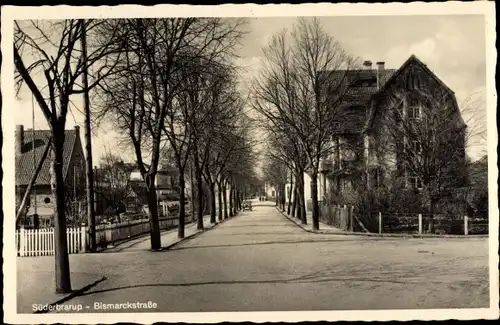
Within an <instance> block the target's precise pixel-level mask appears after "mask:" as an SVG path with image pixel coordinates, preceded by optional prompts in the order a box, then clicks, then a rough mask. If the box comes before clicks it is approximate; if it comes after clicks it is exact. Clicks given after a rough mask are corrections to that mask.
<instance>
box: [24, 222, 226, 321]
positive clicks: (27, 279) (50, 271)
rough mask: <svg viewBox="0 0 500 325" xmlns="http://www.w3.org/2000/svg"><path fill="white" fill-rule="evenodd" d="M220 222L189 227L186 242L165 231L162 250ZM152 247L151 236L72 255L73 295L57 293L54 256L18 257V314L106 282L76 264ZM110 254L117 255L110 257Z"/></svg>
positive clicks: (162, 236) (98, 275)
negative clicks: (97, 250) (95, 251)
mask: <svg viewBox="0 0 500 325" xmlns="http://www.w3.org/2000/svg"><path fill="white" fill-rule="evenodd" d="M224 221H225V220H224ZM224 221H222V222H224ZM219 223H220V222H219V221H217V223H215V224H211V223H210V216H205V217H204V218H203V226H204V230H201V231H200V230H198V229H197V224H196V222H191V223H189V224H186V226H185V237H184V238H183V239H179V238H177V227H176V228H174V229H170V230H166V231H163V232H162V233H161V245H162V248H163V249H168V248H171V247H172V246H174V245H176V244H178V243H179V242H182V241H184V240H188V239H190V238H193V237H194V236H196V235H198V234H200V233H203V232H204V231H206V230H209V229H212V228H213V227H215V226H216V225H217V224H219ZM150 245H151V243H150V237H149V234H147V235H145V236H141V237H139V238H135V239H133V240H130V241H127V242H124V243H122V244H120V245H117V246H115V247H112V248H109V249H106V250H103V251H101V252H98V253H83V254H70V256H69V257H70V265H72V266H73V267H72V271H71V285H72V289H73V292H72V293H69V294H68V293H66V294H58V293H55V290H54V288H55V283H54V256H36V257H17V260H16V264H17V265H16V267H17V272H16V274H17V292H16V294H17V312H18V313H34V312H35V311H36V310H35V307H38V309H40V307H42V306H43V308H47V306H48V305H59V304H61V303H63V302H64V301H67V300H69V299H72V298H73V297H75V296H78V295H80V294H81V293H82V292H84V291H87V290H88V289H90V288H91V287H93V286H95V285H96V284H97V283H99V282H101V281H104V280H106V277H104V276H103V272H102V271H103V270H100V269H99V268H96V269H95V272H94V271H93V272H91V273H89V272H82V269H81V268H79V267H75V265H78V264H79V263H84V261H85V260H86V261H88V262H85V263H92V261H93V260H94V259H97V260H100V259H102V258H104V259H116V258H117V257H116V256H119V255H121V253H138V254H142V253H141V251H143V252H148V251H151V246H150ZM108 253H115V254H114V255H107V254H108ZM106 256H108V257H106Z"/></svg>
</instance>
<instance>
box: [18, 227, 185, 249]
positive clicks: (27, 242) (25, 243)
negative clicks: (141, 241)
mask: <svg viewBox="0 0 500 325" xmlns="http://www.w3.org/2000/svg"><path fill="white" fill-rule="evenodd" d="M159 223H160V229H161V230H165V229H169V228H173V227H175V226H177V225H178V218H177V217H174V218H160V219H159ZM150 229H151V228H150V224H149V220H147V219H145V220H135V221H127V222H122V223H117V224H111V225H98V226H97V227H96V240H97V245H98V247H100V248H101V249H103V248H106V247H108V246H110V245H116V244H118V243H120V242H123V241H125V240H128V239H131V238H134V237H137V236H140V235H143V234H147V233H149V232H150ZM66 240H67V243H68V252H69V253H70V254H77V253H85V252H87V251H88V247H87V245H88V242H89V240H88V233H87V227H77V228H68V229H67V231H66ZM16 247H17V255H18V256H46V255H54V228H42V229H24V228H21V229H19V230H17V231H16Z"/></svg>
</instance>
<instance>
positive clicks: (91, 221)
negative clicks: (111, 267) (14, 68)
mask: <svg viewBox="0 0 500 325" xmlns="http://www.w3.org/2000/svg"><path fill="white" fill-rule="evenodd" d="M80 22H81V24H82V27H83V26H84V23H85V20H84V19H82V20H81V21H80ZM86 36H87V35H86V31H85V30H83V31H82V37H81V43H82V62H83V69H82V79H83V80H82V84H83V89H85V91H84V92H83V108H84V111H85V168H86V194H87V222H88V232H89V248H90V251H91V252H95V251H96V249H97V242H96V230H95V227H96V225H95V211H94V166H92V135H91V131H90V99H89V91H88V87H89V83H88V76H87V73H88V71H87V40H86V38H87V37H86ZM118 218H119V216H118Z"/></svg>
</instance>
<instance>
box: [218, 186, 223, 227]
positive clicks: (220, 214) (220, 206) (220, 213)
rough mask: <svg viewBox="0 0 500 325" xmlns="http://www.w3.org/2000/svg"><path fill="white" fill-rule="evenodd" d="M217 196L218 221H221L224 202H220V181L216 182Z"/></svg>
mask: <svg viewBox="0 0 500 325" xmlns="http://www.w3.org/2000/svg"><path fill="white" fill-rule="evenodd" d="M217 190H218V191H217V192H218V193H217V194H218V196H219V221H222V220H223V214H222V213H223V212H222V209H223V207H224V202H223V201H222V184H221V182H220V181H217Z"/></svg>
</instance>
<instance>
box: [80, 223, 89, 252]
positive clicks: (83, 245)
mask: <svg viewBox="0 0 500 325" xmlns="http://www.w3.org/2000/svg"><path fill="white" fill-rule="evenodd" d="M80 238H81V240H80V252H85V251H86V249H87V228H86V227H85V226H82V227H81V228H80Z"/></svg>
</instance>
